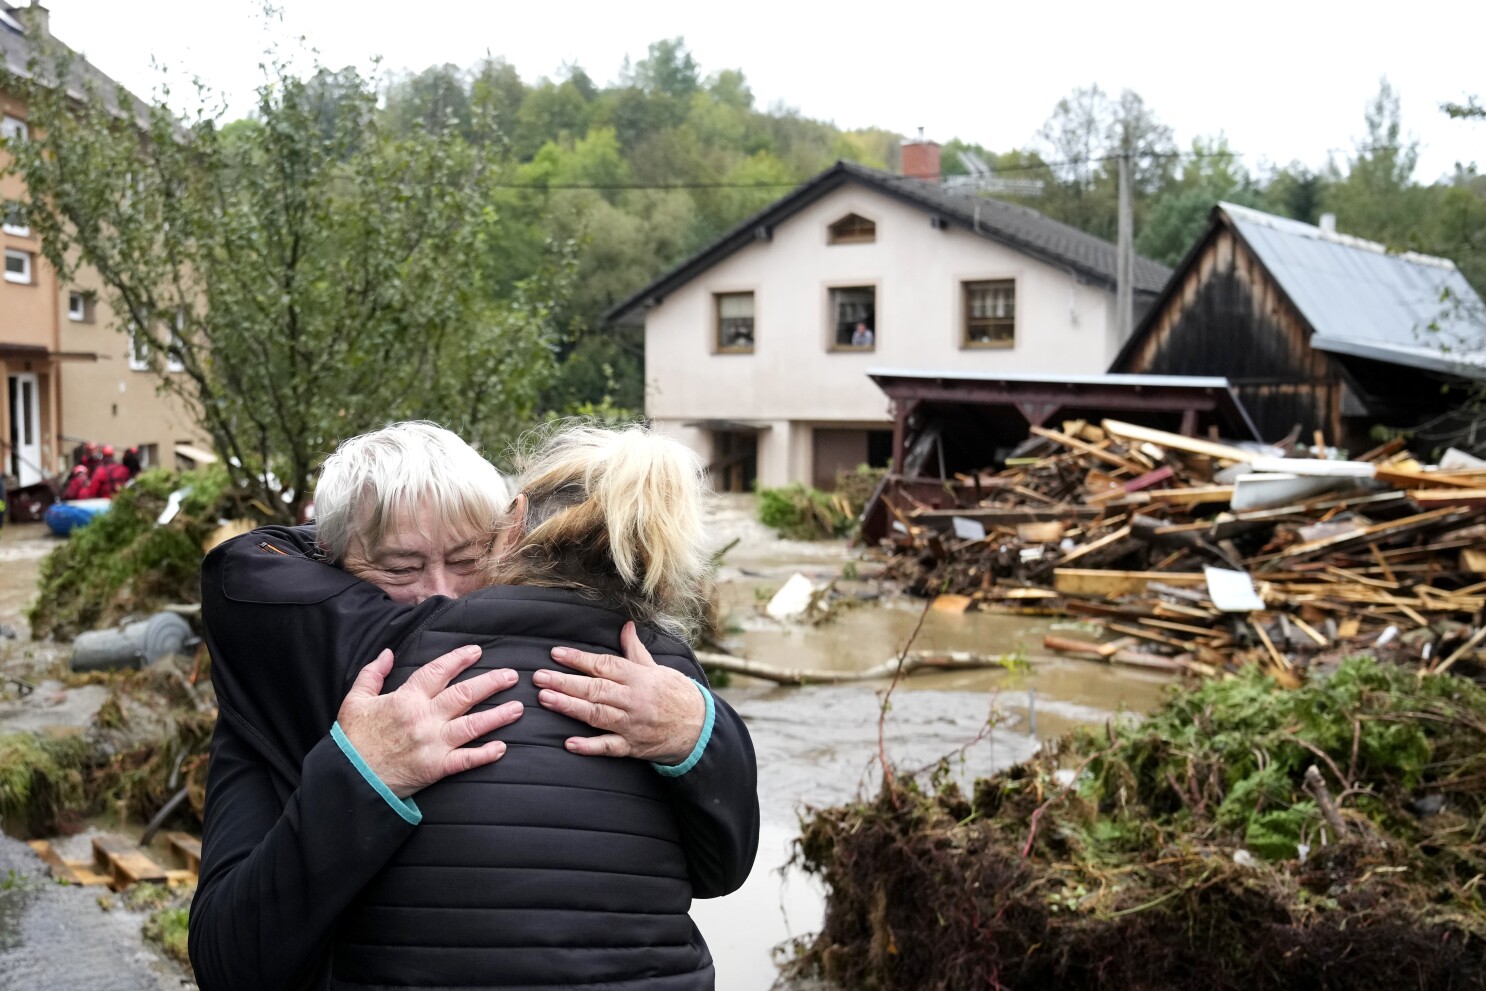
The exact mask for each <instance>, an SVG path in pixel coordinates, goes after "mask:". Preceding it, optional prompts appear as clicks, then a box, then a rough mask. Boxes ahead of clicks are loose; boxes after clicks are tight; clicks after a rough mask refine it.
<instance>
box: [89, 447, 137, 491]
mask: <svg viewBox="0 0 1486 991" xmlns="http://www.w3.org/2000/svg"><path fill="white" fill-rule="evenodd" d="M128 484H129V469H128V468H125V467H124V466H123V465H121V464H119V463H118V462H117V461H115V460H114V449H113V446H112V445H111V444H104V445H103V457H102V460H101V461H100V463H99V465H98V467H97V468H94V469H93V475H92V477H91V479H90V481H89V482H88V488H87V493H86V494H85V495H84V496H83V498H84V499H112V498H113V497H114V493H116V492H118V491H119V490H120V489H122V488H123V487H124V486H126V485H128Z"/></svg>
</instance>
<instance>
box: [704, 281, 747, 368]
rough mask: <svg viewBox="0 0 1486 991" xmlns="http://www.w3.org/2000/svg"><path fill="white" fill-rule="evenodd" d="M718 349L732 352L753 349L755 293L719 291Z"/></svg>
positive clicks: (743, 352) (737, 352) (717, 296)
mask: <svg viewBox="0 0 1486 991" xmlns="http://www.w3.org/2000/svg"><path fill="white" fill-rule="evenodd" d="M713 299H714V300H716V301H717V350H718V351H719V352H725V353H731V354H750V353H752V351H753V293H751V292H728V293H718V294H717V295H716V296H714V297H713Z"/></svg>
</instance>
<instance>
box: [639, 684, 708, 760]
mask: <svg viewBox="0 0 1486 991" xmlns="http://www.w3.org/2000/svg"><path fill="white" fill-rule="evenodd" d="M693 684H694V685H696V686H697V691H699V692H701V693H702V700H703V701H704V702H706V703H707V718H706V719H705V720H703V721H702V734H701V735H700V736H698V737H697V745H696V746H694V747H692V748H691V754H690V755H688V756H687V758H686V760H684V761H682V762H681V763H679V764H657V763H655V762H654V761H652V762H651V764H650V766H651V767H653V768H655V769H656V771H658V772H660V773H661V774H663V775H665V776H666V777H668V778H679V777H681V775H683V774H685V773H686V772H687V771H690V770H691V769H692V768H694V767H696V766H697V761H699V760H701V759H702V751H704V750H706V749H707V741H708V740H710V739H712V724H713V723H714V722H716V720H717V703H716V702H714V701H713V700H712V693H711V692H709V691H707V689H706V687H705V686H703V685H702V684H701V683H700V682H693Z"/></svg>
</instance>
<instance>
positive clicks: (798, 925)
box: [692, 500, 1170, 991]
mask: <svg viewBox="0 0 1486 991" xmlns="http://www.w3.org/2000/svg"><path fill="white" fill-rule="evenodd" d="M750 512H751V504H750V503H748V502H746V501H742V500H738V501H735V502H731V503H723V504H722V506H721V508H720V509H719V510H718V512H717V514H716V517H715V521H716V522H717V523H718V524H719V525H720V529H722V530H723V532H724V534H726V535H727V538H728V539H730V538H731V536H741V537H742V538H743V541H742V543H741V544H740V545H739V546H738V548H736V549H735V551H733V552H730V553H729V554H728V556H727V558H726V559H725V561H724V567H723V569H722V574H721V575H720V578H721V579H722V581H723V583H724V584H723V590H722V592H723V602H724V606H725V609H726V612H727V614H728V616H729V622H730V625H731V626H732V627H733V629H734V630H735V631H736V632H735V633H734V635H733V638H732V641H731V646H733V647H734V648H735V649H736V650H737V651H738V652H739V653H741V654H742V655H743V656H746V657H748V658H749V659H750V660H753V661H759V662H762V663H765V664H769V665H772V666H775V667H781V668H810V669H820V670H832V671H860V670H864V669H866V668H870V667H873V666H875V665H877V664H880V663H882V662H883V661H885V660H887V659H889V658H891V657H895V656H896V655H897V653H898V651H899V650H901V649H902V648H903V646H904V644H905V642H906V641H907V640H908V638H909V637H910V636H911V635H912V634H913V631H914V627H915V626H916V625H917V624H918V622H919V619H920V616H921V615H923V618H924V622H923V628H922V629H921V630H920V631H919V633H918V636H917V638H916V639H915V640H914V642H913V648H914V649H915V650H943V651H951V650H959V651H972V652H976V653H984V654H993V655H996V656H1004V657H1006V658H1007V659H1008V660H1009V661H1010V663H1009V664H1008V665H1007V666H1005V667H999V668H993V669H988V670H981V671H938V672H926V673H922V674H917V675H913V676H911V677H909V678H907V679H905V680H903V681H902V682H901V683H900V684H899V685H898V687H897V688H896V689H895V690H894V692H893V695H892V697H891V699H890V700H889V701H890V704H889V706H888V708H887V713H886V715H885V716H883V715H882V710H883V706H882V694H883V693H884V692H886V691H887V688H888V685H889V683H888V682H887V681H880V682H860V683H851V684H846V685H834V686H817V687H805V688H781V687H776V686H773V685H770V684H767V683H760V682H753V681H751V680H750V679H745V678H738V679H736V681H735V683H734V684H733V686H732V687H729V688H727V689H724V690H722V691H721V693H720V694H722V695H723V697H725V698H726V699H727V700H728V701H729V702H730V703H731V704H732V705H733V706H734V707H735V708H736V709H737V710H738V711H739V712H740V713H741V714H742V716H743V717H744V719H745V720H746V721H747V723H748V726H749V731H750V732H751V734H752V736H753V741H754V747H755V750H756V751H757V754H758V766H759V802H760V808H761V811H762V815H763V830H762V837H761V842H760V847H759V856H758V861H757V863H756V864H755V866H754V871H753V874H752V875H751V876H750V877H749V879H748V881H747V883H746V884H745V885H744V886H743V888H742V889H741V890H739V891H738V892H736V893H734V894H732V895H729V896H728V897H726V898H723V899H719V900H717V901H715V902H698V903H697V904H696V905H695V906H694V908H693V912H692V915H693V917H694V918H695V919H696V920H697V924H698V926H699V927H700V928H701V930H702V932H703V934H704V935H705V936H706V937H707V941H708V944H709V945H710V946H711V947H712V952H713V956H714V957H715V958H716V960H717V973H718V982H717V987H718V989H719V991H758V989H762V988H768V987H770V985H771V984H772V983H773V982H774V980H775V978H776V976H777V970H776V968H775V966H774V964H773V962H772V959H771V953H770V951H771V949H772V948H773V947H775V946H777V945H779V944H780V943H783V942H784V941H786V940H788V939H790V938H792V937H800V936H805V935H808V934H809V933H810V932H812V931H814V930H815V929H817V928H818V927H819V925H820V922H821V915H822V911H823V906H824V892H823V891H822V890H821V887H820V885H819V884H818V882H816V881H815V880H814V879H813V878H809V877H806V876H804V875H803V874H802V873H801V872H799V871H798V870H792V869H788V868H787V867H786V866H785V865H786V864H787V862H788V860H789V858H790V853H791V846H792V843H793V840H794V838H795V837H796V836H797V835H798V823H799V816H800V814H801V813H802V812H803V811H804V810H805V809H807V807H809V806H826V805H831V804H835V803H839V802H843V801H847V800H850V799H852V798H854V797H856V796H858V795H867V794H870V793H871V791H872V790H873V789H874V787H875V783H876V781H877V780H878V778H879V776H880V773H881V771H880V768H879V766H878V752H879V722H880V723H881V737H882V741H881V742H882V749H883V751H885V753H886V755H887V759H888V761H889V762H891V763H892V764H893V765H894V766H895V767H896V768H897V769H899V770H900V771H902V770H909V771H912V770H918V769H927V768H932V767H933V766H934V764H935V763H936V762H937V760H938V758H940V757H941V756H944V755H946V754H952V753H955V752H956V751H958V749H959V748H961V747H963V746H964V745H965V744H966V743H967V742H969V741H971V740H973V739H975V737H976V735H977V734H978V733H979V732H980V731H981V730H982V728H984V727H985V725H986V723H987V721H993V722H994V724H995V726H994V729H993V730H992V731H991V732H990V733H989V734H988V736H987V737H986V738H985V739H983V740H981V741H980V742H979V743H977V744H975V745H974V746H973V747H971V748H970V749H969V750H966V751H965V752H964V753H963V754H962V755H958V756H957V758H956V761H955V762H954V767H955V768H956V773H957V775H958V777H959V778H960V779H961V780H962V781H963V782H965V783H967V784H968V783H969V782H970V781H971V780H972V779H973V778H975V777H979V776H984V775H987V774H990V773H992V772H994V771H996V770H999V769H1001V768H1003V767H1006V766H1007V765H1009V764H1012V763H1015V762H1017V761H1020V760H1025V759H1026V758H1028V757H1030V756H1031V755H1032V754H1033V753H1034V752H1035V751H1036V749H1037V748H1038V747H1039V746H1040V744H1041V741H1043V740H1045V739H1048V738H1050V737H1055V736H1059V735H1061V734H1063V733H1064V732H1066V731H1067V730H1069V729H1071V728H1073V727H1075V726H1079V725H1091V724H1093V725H1097V724H1100V723H1103V722H1104V721H1105V720H1107V719H1118V718H1138V715H1139V714H1141V713H1144V712H1147V711H1149V710H1150V709H1151V708H1152V707H1153V706H1154V705H1155V704H1156V702H1157V701H1158V700H1159V698H1160V696H1161V693H1162V691H1163V690H1164V688H1165V686H1166V685H1168V684H1170V679H1169V678H1168V677H1166V676H1165V675H1159V674H1154V673H1151V672H1146V671H1138V670H1136V671H1132V670H1129V669H1120V668H1112V667H1110V666H1108V665H1102V664H1097V663H1091V662H1088V661H1081V660H1070V659H1066V658H1062V657H1058V656H1055V655H1050V654H1048V653H1047V652H1045V651H1044V650H1043V649H1042V638H1043V636H1044V634H1046V633H1048V632H1050V631H1052V630H1057V631H1058V632H1060V633H1065V634H1072V635H1077V634H1078V632H1079V628H1078V624H1074V623H1069V622H1066V621H1057V620H1052V619H1047V618H1036V617H1024V616H1003V615H992V614H986V613H966V614H952V613H945V612H938V611H933V610H931V611H929V612H928V613H927V614H923V603H922V602H921V601H918V600H907V599H902V598H897V597H895V596H893V595H891V594H888V595H885V596H884V597H883V598H882V599H881V601H878V602H873V603H870V604H865V605H861V606H857V607H855V608H849V609H845V610H841V611H838V612H837V614H836V615H835V618H834V619H832V620H830V621H828V622H826V623H824V624H822V625H818V626H792V625H785V624H781V623H778V622H776V621H774V620H773V619H770V618H768V617H767V616H766V615H763V612H762V606H763V604H764V603H765V602H766V601H767V599H768V597H769V595H770V594H771V593H772V592H773V591H775V590H777V589H778V587H779V586H780V585H782V584H783V583H784V581H785V580H787V579H788V578H789V576H790V575H791V574H793V573H794V572H795V571H800V572H802V573H804V574H805V575H806V576H807V577H810V578H812V579H814V580H817V581H828V580H830V579H832V578H835V577H837V576H839V575H840V573H841V569H842V567H843V565H845V564H846V563H847V562H848V561H851V560H852V559H853V554H852V553H851V552H849V551H848V550H847V548H846V547H845V546H844V545H843V544H841V543H824V544H794V543H786V542H781V541H775V540H772V539H771V538H770V536H769V535H768V534H767V533H763V534H761V533H760V531H761V529H762V528H761V527H759V525H758V524H756V523H754V522H753V520H752V518H751V516H750ZM859 567H861V568H862V569H863V570H866V569H868V567H869V565H868V564H866V563H861V564H860V565H859ZM840 587H842V588H847V589H850V590H852V591H856V592H860V591H863V590H864V589H866V588H869V587H870V586H865V585H863V584H862V583H848V582H842V583H840Z"/></svg>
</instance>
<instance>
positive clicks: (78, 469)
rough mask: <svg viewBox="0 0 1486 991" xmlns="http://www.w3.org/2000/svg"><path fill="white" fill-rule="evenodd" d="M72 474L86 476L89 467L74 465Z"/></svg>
mask: <svg viewBox="0 0 1486 991" xmlns="http://www.w3.org/2000/svg"><path fill="white" fill-rule="evenodd" d="M72 473H73V474H74V475H86V474H87V473H88V466H87V465H73V466H72Z"/></svg>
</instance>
